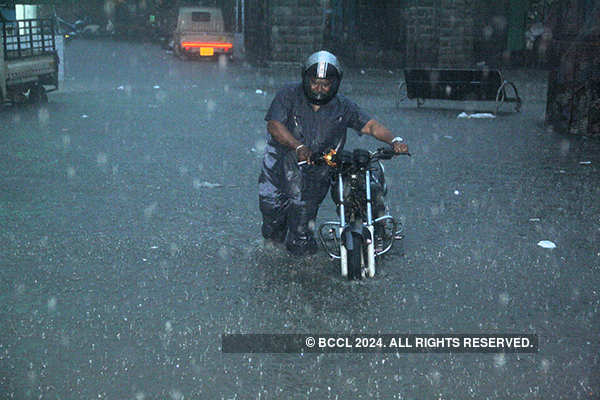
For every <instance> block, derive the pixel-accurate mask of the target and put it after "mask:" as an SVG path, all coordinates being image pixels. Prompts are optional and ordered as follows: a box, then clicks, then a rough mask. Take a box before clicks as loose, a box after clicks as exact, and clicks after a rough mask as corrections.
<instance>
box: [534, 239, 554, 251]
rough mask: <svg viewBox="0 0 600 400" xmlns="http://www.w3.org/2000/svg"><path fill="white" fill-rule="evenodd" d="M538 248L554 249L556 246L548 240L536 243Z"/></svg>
mask: <svg viewBox="0 0 600 400" xmlns="http://www.w3.org/2000/svg"><path fill="white" fill-rule="evenodd" d="M538 246H540V247H543V248H544V249H554V248H556V245H555V244H554V243H553V242H551V241H549V240H540V241H539V242H538Z"/></svg>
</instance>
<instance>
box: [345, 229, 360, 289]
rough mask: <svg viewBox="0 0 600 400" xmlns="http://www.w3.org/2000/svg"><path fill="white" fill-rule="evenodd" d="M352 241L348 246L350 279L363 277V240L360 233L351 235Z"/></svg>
mask: <svg viewBox="0 0 600 400" xmlns="http://www.w3.org/2000/svg"><path fill="white" fill-rule="evenodd" d="M350 237H351V239H350V240H352V243H351V245H350V246H346V249H347V252H348V279H349V280H354V279H362V262H363V240H362V237H360V236H359V235H350Z"/></svg>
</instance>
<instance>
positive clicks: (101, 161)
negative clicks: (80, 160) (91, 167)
mask: <svg viewBox="0 0 600 400" xmlns="http://www.w3.org/2000/svg"><path fill="white" fill-rule="evenodd" d="M107 161H108V156H107V155H106V154H105V153H98V156H97V157H96V162H97V163H98V164H99V165H104V164H106V162H107Z"/></svg>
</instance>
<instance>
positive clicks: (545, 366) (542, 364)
mask: <svg viewBox="0 0 600 400" xmlns="http://www.w3.org/2000/svg"><path fill="white" fill-rule="evenodd" d="M540 369H541V370H542V372H543V373H544V374H547V373H548V371H549V370H550V361H548V360H547V359H545V358H544V359H542V361H541V362H540Z"/></svg>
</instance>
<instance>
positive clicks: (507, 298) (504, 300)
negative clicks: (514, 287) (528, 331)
mask: <svg viewBox="0 0 600 400" xmlns="http://www.w3.org/2000/svg"><path fill="white" fill-rule="evenodd" d="M498 300H499V301H500V304H502V305H503V306H505V305H508V303H509V302H510V296H509V294H508V293H506V292H505V293H500V295H499V296H498Z"/></svg>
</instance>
